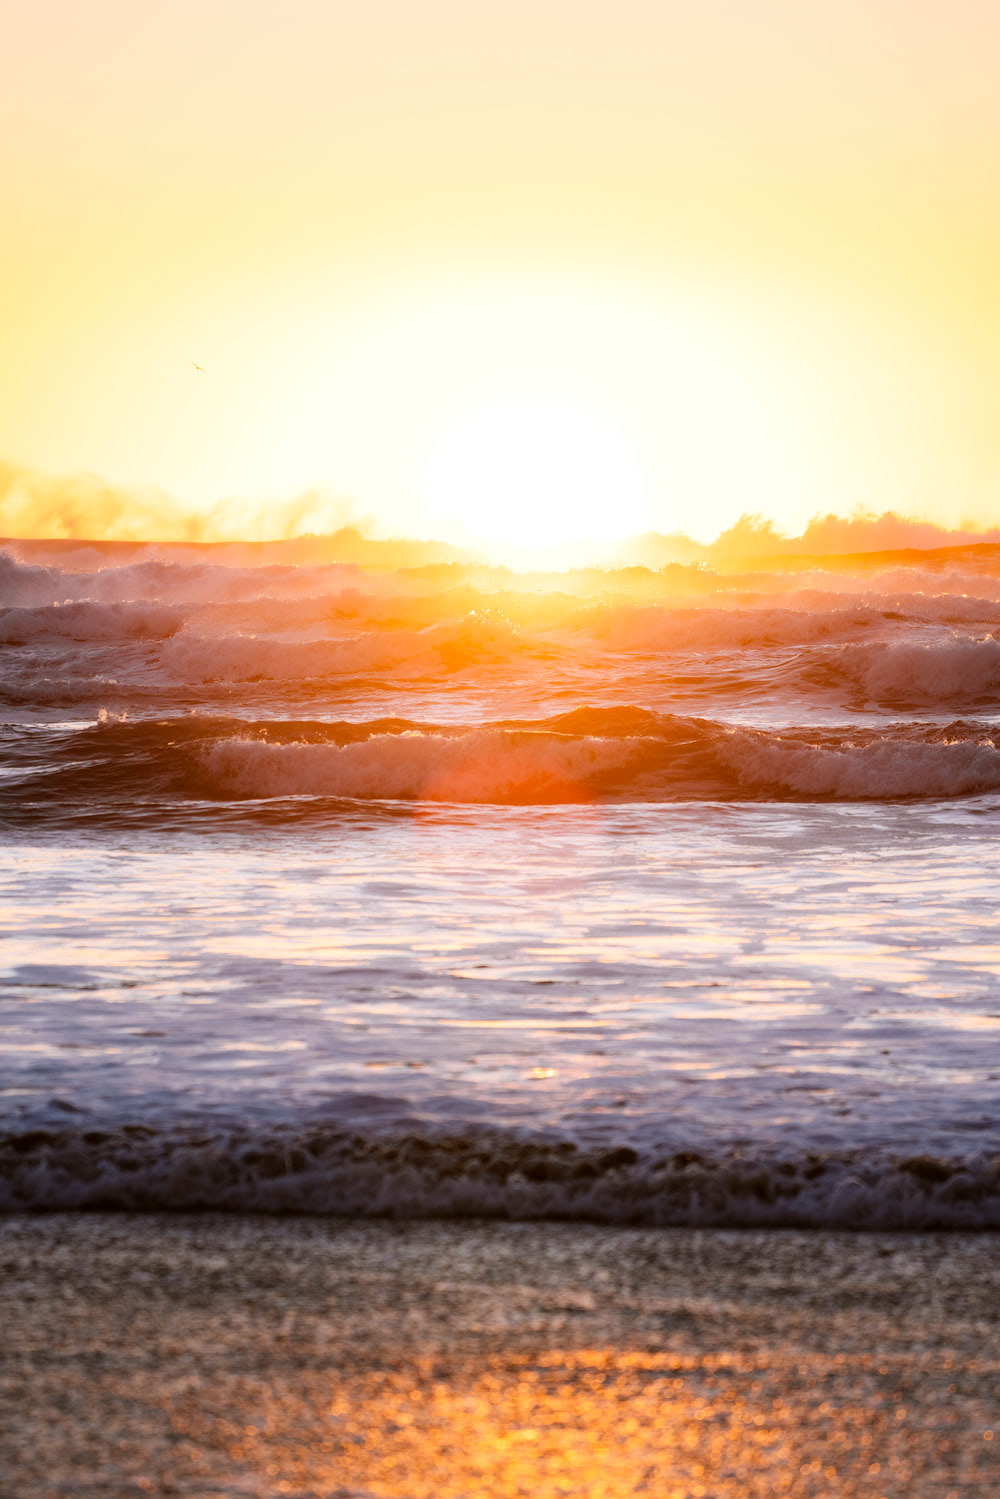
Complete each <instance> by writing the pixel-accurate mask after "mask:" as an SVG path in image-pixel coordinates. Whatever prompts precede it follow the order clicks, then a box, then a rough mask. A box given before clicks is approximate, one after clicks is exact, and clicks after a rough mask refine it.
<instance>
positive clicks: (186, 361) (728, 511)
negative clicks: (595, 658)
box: [0, 0, 1000, 541]
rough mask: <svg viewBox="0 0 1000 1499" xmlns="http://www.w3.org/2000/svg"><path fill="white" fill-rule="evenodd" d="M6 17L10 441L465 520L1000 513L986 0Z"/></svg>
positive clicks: (417, 2)
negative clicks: (866, 510)
mask: <svg viewBox="0 0 1000 1499" xmlns="http://www.w3.org/2000/svg"><path fill="white" fill-rule="evenodd" d="M4 53H5V66H4V74H5V80H4V89H3V96H2V99H0V153H2V159H3V171H2V180H3V182H4V184H5V188H4V203H3V208H4V214H3V219H4V230H3V235H2V239H0V258H2V274H0V306H2V320H3V328H4V337H3V340H2V344H0V458H6V459H8V460H10V461H12V462H15V463H19V464H25V465H29V466H35V467H38V468H40V469H43V470H45V471H48V472H52V473H66V472H73V471H77V470H80V469H89V470H92V471H94V472H96V473H99V474H101V475H102V476H105V477H106V478H108V479H109V480H112V481H115V482H119V483H131V482H135V483H143V484H155V485H159V486H162V487H163V488H165V489H167V490H169V491H170V492H171V493H173V494H175V495H176V496H177V497H178V500H179V501H180V502H182V503H183V504H185V505H187V506H200V507H210V506H212V505H214V504H215V503H217V502H219V501H222V500H229V499H231V497H233V496H243V497H246V499H247V501H248V503H251V502H252V504H253V505H254V506H255V507H257V508H258V509H259V506H260V503H261V502H262V501H268V500H269V499H271V498H274V497H287V496H290V495H292V494H294V493H296V492H298V491H301V490H302V489H305V488H307V487H310V486H313V485H317V484H319V485H321V486H323V487H324V488H325V489H327V490H329V492H330V493H331V495H334V496H342V497H346V498H347V499H348V500H349V501H351V502H352V503H353V505H354V506H355V508H356V511H357V513H358V514H361V515H364V514H374V515H375V516H376V518H377V520H378V522H379V523H380V524H381V525H382V527H383V528H386V529H395V530H400V529H402V530H407V531H411V532H413V531H417V532H419V531H427V530H437V531H438V532H448V533H449V534H452V535H455V536H456V537H458V536H460V535H461V534H462V533H464V534H467V535H471V536H476V535H487V536H489V535H492V534H496V535H497V536H498V537H499V538H501V539H503V538H504V537H508V538H509V537H510V535H511V534H513V533H514V532H518V533H519V532H520V531H522V530H525V529H529V530H530V529H531V527H532V526H534V525H536V524H537V526H538V528H539V535H540V538H541V539H543V540H545V541H550V540H551V538H552V537H553V536H555V535H557V534H559V533H560V532H561V530H565V531H566V532H567V533H568V534H575V535H579V534H583V533H588V532H593V533H594V534H599V533H603V534H611V532H613V531H614V530H615V529H616V528H617V529H619V530H621V529H628V528H634V529H646V528H648V527H655V528H657V529H660V530H672V529H674V528H676V527H681V528H683V529H686V530H689V531H691V532H693V533H695V534H702V535H704V534H706V533H709V532H714V531H716V530H718V529H719V528H720V527H721V526H722V525H725V524H728V523H729V522H731V521H732V520H733V519H735V517H736V516H737V515H738V514H739V513H740V512H741V511H743V510H746V509H752V510H763V511H766V512H768V513H771V514H773V515H774V516H775V517H776V518H777V519H778V520H779V521H780V522H781V523H782V524H783V525H785V526H786V527H790V528H800V527H801V525H802V524H803V523H804V522H805V520H806V519H807V518H808V517H809V515H811V514H812V513H814V512H815V511H817V510H820V509H822V510H826V509H831V508H834V509H838V510H841V511H845V512H846V511H849V510H850V509H851V508H852V507H853V506H855V505H856V504H859V503H860V504H864V505H868V506H870V507H873V508H876V509H879V510H881V509H885V508H888V507H889V506H895V507H896V508H901V509H903V510H906V511H910V512H920V513H925V514H927V515H929V516H931V517H933V518H935V519H938V520H942V521H947V522H957V521H959V520H960V519H963V518H971V519H974V520H978V521H979V522H982V523H986V522H989V521H996V520H997V519H1000V423H998V420H997V417H998V411H997V406H998V398H997V392H998V390H1000V293H998V290H997V285H996V267H997V266H998V265H1000V194H998V191H997V187H998V184H1000V89H998V88H997V86H996V58H997V56H998V55H1000V8H998V7H997V6H996V5H995V4H994V3H992V0H990V3H987V0H954V3H952V4H950V5H949V6H947V7H946V6H944V5H943V4H941V3H933V4H931V3H929V0H909V3H902V0H900V3H896V0H868V3H864V4H863V3H860V0H839V3H837V4H833V3H829V4H827V3H808V0H795V3H793V0H754V3H749V0H746V3H735V0H728V3H723V0H701V3H699V4H698V5H679V4H670V3H666V0H659V3H656V4H654V3H652V0H643V3H640V0H617V3H615V4H614V5H612V4H610V3H603V4H594V3H589V4H588V3H585V0H575V3H573V4H570V3H568V0H565V3H564V0H532V3H530V4H528V3H525V0H506V3H504V4H502V5H500V4H497V5H493V4H487V3H481V4H480V3H477V4H470V3H468V0H465V3H463V4H459V3H457V0H406V3H403V0H365V3H360V0H352V3H344V0H283V3H280V4H279V3H277V0H273V3H272V0H268V3H263V0H240V3H235V0H233V3H230V0H198V3H194V0H172V3H171V4H170V5H169V6H157V7H154V6H147V5H137V4H135V3H125V0H88V3H87V4H85V5H81V4H80V3H79V0H31V3H30V4H29V3H25V0H13V3H9V5H8V9H7V13H6V21H5V42H4ZM196 363H197V364H199V365H202V366H203V367H204V373H202V372H201V371H199V370H196V369H195V368H194V364H196ZM571 449H572V450H575V452H576V458H575V459H574V458H573V456H572V453H571ZM533 486H534V487H533ZM512 491H516V492H517V494H518V495H520V496H521V498H520V499H518V498H511V499H510V501H509V503H508V502H507V500H506V496H508V495H509V494H511V492H512ZM237 513H238V507H237ZM505 528H506V529H505ZM2 529H3V527H2V524H0V530H2Z"/></svg>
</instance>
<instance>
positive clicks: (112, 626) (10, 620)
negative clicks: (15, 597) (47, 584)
mask: <svg viewBox="0 0 1000 1499" xmlns="http://www.w3.org/2000/svg"><path fill="white" fill-rule="evenodd" d="M185 616H186V610H185V609H184V608H183V606H180V605H176V604H121V603H117V604H104V603H94V602H92V601H90V600H86V601H81V602H78V603H65V604H38V605H33V606H32V605H28V606H24V605H22V606H15V607H13V608H10V609H6V610H4V611H3V612H0V644H2V645H23V644H27V643H28V642H30V641H33V640H58V639H63V640H79V641H94V642H97V641H100V642H109V643H114V642H117V641H127V640H157V639H161V640H162V639H165V638H166V637H167V636H169V635H173V634H175V633H176V631H177V630H179V629H180V627H181V625H182V624H183V623H184V619H185Z"/></svg>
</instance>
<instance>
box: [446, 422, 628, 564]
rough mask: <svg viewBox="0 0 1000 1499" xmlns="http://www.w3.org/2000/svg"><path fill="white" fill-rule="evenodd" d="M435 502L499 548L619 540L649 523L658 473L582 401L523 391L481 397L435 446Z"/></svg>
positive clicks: (454, 521) (453, 522)
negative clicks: (651, 473) (652, 476)
mask: <svg viewBox="0 0 1000 1499" xmlns="http://www.w3.org/2000/svg"><path fill="white" fill-rule="evenodd" d="M426 494H427V503H428V510H429V512H430V514H431V517H432V520H438V519H440V520H441V521H442V522H443V523H444V525H445V526H446V528H447V529H449V530H453V529H454V528H455V527H456V526H458V527H460V528H461V529H462V530H463V531H465V532H466V533H467V534H468V535H469V536H470V538H472V539H474V540H478V541H483V542H487V543H491V544H493V545H494V546H496V545H497V544H499V545H500V547H508V548H509V547H518V548H520V547H527V548H531V547H540V548H551V547H555V546H558V545H559V544H560V543H564V542H566V541H567V540H568V539H569V540H583V541H611V540H615V539H617V538H619V537H621V536H622V535H623V534H627V533H629V532H636V531H639V530H642V529H643V527H644V525H645V524H646V521H647V516H648V505H649V481H648V478H647V476H646V475H645V474H644V472H643V467H642V462H641V458H640V455H639V454H638V452H637V451H636V449H635V447H634V445H632V444H630V442H629V440H628V437H627V435H626V434H625V433H624V432H622V431H621V430H620V429H619V428H617V427H616V425H615V423H614V422H613V421H612V420H611V419H610V418H609V417H607V416H606V415H605V414H604V413H603V412H602V411H600V410H599V409H597V408H594V407H588V406H585V405H584V404H583V403H581V402H576V401H573V400H569V399H567V398H565V397H562V398H560V397H558V396H554V395H548V394H544V393H536V392H524V393H519V394H512V395H510V396H506V397H501V398H498V399H496V400H493V401H488V402H485V403H482V404H480V405H477V406H474V407H473V408H472V409H471V410H469V411H467V412H466V413H464V414H463V415H462V416H461V417H460V418H459V419H458V420H457V421H456V422H455V424H454V425H453V426H452V427H451V428H449V429H448V430H446V432H445V433H444V435H443V436H442V438H441V440H440V442H439V443H438V445H437V447H436V449H435V450H434V451H433V452H432V454H431V459H430V462H429V464H428V472H427V477H426Z"/></svg>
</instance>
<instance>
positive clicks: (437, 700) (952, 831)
mask: <svg viewBox="0 0 1000 1499" xmlns="http://www.w3.org/2000/svg"><path fill="white" fill-rule="evenodd" d="M325 571H326V573H327V574H333V573H334V572H338V575H339V574H342V573H344V572H348V571H351V570H347V569H339V570H335V569H327V570H325ZM315 572H316V570H315V569H306V570H303V569H300V570H296V569H293V568H285V569H282V570H280V577H277V578H276V577H275V575H274V574H275V570H274V569H273V568H268V569H261V568H258V569H256V570H254V569H244V570H243V572H242V573H240V574H239V575H238V576H236V577H234V576H233V574H234V570H233V569H226V568H223V567H219V566H214V567H213V566H209V565H197V566H196V565H194V564H193V563H190V562H188V563H181V562H177V561H174V562H169V563H167V562H155V561H154V562H150V563H148V564H144V565H143V567H140V568H139V569H138V571H137V568H136V566H135V565H132V566H131V567H128V568H123V567H120V566H118V567H116V566H114V565H113V564H112V562H110V561H109V563H108V565H107V566H105V567H104V568H98V569H96V570H95V569H93V568H91V570H90V571H75V570H73V569H72V568H69V567H63V568H59V567H56V566H54V565H52V564H49V565H47V566H40V565H39V564H37V563H31V562H20V563H19V562H18V561H16V560H15V559H8V560H7V561H6V563H5V564H4V566H3V567H2V568H0V581H3V582H4V586H5V588H6V590H7V591H6V593H5V594H3V598H4V599H6V600H7V601H9V607H8V608H7V611H6V613H4V612H0V639H2V640H4V641H6V642H7V643H6V644H4V645H2V646H0V658H2V665H3V678H2V684H0V700H3V701H5V702H6V707H4V708H3V709H2V713H3V717H4V718H5V720H6V722H5V724H4V726H3V730H2V733H3V750H4V758H3V765H2V767H0V768H2V771H3V775H2V777H0V817H2V819H3V827H4V830H5V831H4V841H5V851H6V857H5V859H4V864H3V870H2V874H0V891H2V896H0V902H2V903H0V922H2V933H3V947H2V949H0V957H2V973H3V995H4V1006H3V1029H2V1031H0V1056H2V1059H3V1061H2V1079H3V1088H2V1092H0V1107H2V1109H3V1114H4V1121H5V1122H4V1129H5V1132H6V1133H5V1136H4V1140H3V1146H2V1149H0V1202H5V1203H6V1204H7V1205H9V1206H17V1205H47V1206H55V1205H71V1206H72V1205H86V1204H88V1203H90V1204H93V1203H120V1204H123V1205H128V1204H138V1205H145V1206H149V1205H152V1206H159V1205H179V1206H191V1205H199V1204H205V1205H220V1206H230V1207H267V1208H274V1209H295V1208H304V1209H309V1210H318V1211H334V1212H347V1213H368V1212H385V1211H388V1212H407V1213H425V1212H439V1211H462V1212H498V1213H502V1214H513V1215H521V1216H523V1215H534V1216H546V1215H552V1214H555V1215H559V1216H565V1215H569V1216H586V1217H596V1218H608V1219H618V1220H621V1219H626V1220H628V1219H631V1220H636V1221H667V1222H757V1221H775V1222H800V1223H813V1222H823V1223H833V1224H845V1225H858V1224H884V1225H888V1226H893V1225H901V1224H910V1225H913V1226H920V1225H923V1224H941V1225H948V1224H956V1225H958V1224H967V1225H972V1226H974V1225H985V1224H996V1223H1000V1177H998V1167H997V1159H998V1152H1000V999H998V996H1000V940H998V939H997V937H996V932H995V915H994V908H995V891H996V889H997V883H998V877H1000V847H998V842H997V838H996V819H997V817H998V816H1000V749H998V748H997V746H996V745H995V744H994V740H993V728H992V723H991V720H990V712H991V707H992V704H993V703H994V702H995V701H996V700H997V697H998V694H1000V644H998V643H997V641H996V640H995V639H994V637H993V636H992V634H991V633H989V629H988V627H990V626H994V625H996V624H1000V604H996V603H992V602H990V599H989V597H988V596H987V595H988V594H989V592H990V589H995V588H996V587H997V585H996V583H995V581H993V580H990V579H988V578H978V579H977V580H976V582H977V587H978V589H979V595H978V596H976V597H974V598H971V599H970V597H969V596H967V595H959V594H957V593H956V594H948V593H940V592H935V591H934V590H935V589H936V588H937V587H938V586H939V585H938V583H937V582H936V581H935V580H934V579H932V578H928V577H924V576H922V575H921V574H919V573H917V572H916V571H914V575H913V576H912V577H910V578H909V579H908V580H907V581H908V584H909V587H908V591H907V592H906V593H905V595H904V594H903V593H902V591H901V590H900V589H899V587H898V583H897V586H896V588H895V591H894V593H893V594H892V598H891V599H890V597H889V594H888V593H885V594H884V595H879V594H878V592H877V588H876V586H875V585H874V584H873V582H872V579H871V578H870V577H866V579H865V580H864V587H865V590H866V592H865V594H864V600H865V601H864V602H863V603H860V604H859V603H857V602H851V600H850V598H848V597H847V594H846V592H845V590H846V588H847V584H845V580H844V578H843V577H838V578H837V579H835V580H832V581H831V582H830V586H829V587H828V588H827V589H825V590H822V589H821V590H815V589H814V590H813V591H812V592H811V593H807V592H806V591H804V590H803V589H802V588H801V587H800V586H798V580H795V579H790V580H786V585H787V586H786V592H785V595H782V596H781V600H780V601H779V602H780V607H779V605H777V604H775V601H774V600H773V599H772V600H771V601H770V603H769V604H768V608H767V610H766V611H762V609H761V607H760V602H759V599H757V598H756V596H754V597H751V598H750V601H749V602H747V600H746V599H734V598H732V597H730V596H729V594H728V593H726V592H725V591H724V590H722V588H721V585H720V596H719V598H717V599H715V600H714V602H713V601H711V600H709V601H706V599H705V598H704V597H701V598H699V600H698V609H697V610H696V611H694V610H691V609H689V608H681V607H680V605H679V604H678V601H677V600H676V599H675V598H674V597H673V596H672V595H671V596H669V597H663V598H659V599H658V601H654V602H649V600H646V601H645V602H642V603H639V604H637V603H636V602H635V601H634V600H632V599H629V598H620V599H619V600H618V601H617V602H615V601H614V600H612V601H611V602H608V600H607V598H603V599H601V600H597V601H595V600H593V599H583V600H581V599H580V598H575V597H574V598H570V599H569V602H568V603H565V602H564V603H558V606H557V603H554V602H553V601H552V597H551V596H548V595H547V596H540V597H541V601H539V599H538V598H534V597H533V598H531V599H528V600H524V599H522V600H521V601H520V602H518V601H517V599H516V598H514V599H513V600H510V599H508V600H507V603H508V605H509V613H508V615H507V616H506V617H505V618H500V617H499V611H498V610H497V607H496V605H495V604H488V606H487V603H484V602H483V600H484V599H485V600H487V601H488V598H489V596H488V595H486V594H483V593H482V591H480V595H477V597H478V598H479V605H478V609H477V611H476V612H473V613H470V612H469V611H468V609H467V608H466V606H467V604H468V603H469V600H468V598H466V597H465V596H464V595H463V596H462V597H461V599H459V600H458V601H456V600H453V599H452V600H449V596H448V594H447V593H446V592H444V593H442V592H441V591H440V590H438V591H437V592H435V591H434V590H432V589H431V590H425V591H424V592H423V593H422V594H420V595H419V596H417V595H415V594H414V593H413V591H412V589H413V583H412V580H411V579H407V580H402V579H400V578H398V577H393V576H392V575H390V576H388V577H386V576H382V577H379V578H373V579H367V580H366V579H365V577H364V575H359V576H355V575H354V572H351V577H350V584H351V589H352V592H351V595H350V599H349V600H348V599H345V598H344V597H343V596H342V594H331V593H330V591H329V588H330V585H331V583H332V582H334V581H336V579H335V578H333V577H331V576H324V577H322V578H320V579H317V578H316V577H315V576H314V574H315ZM126 574H128V576H125V575H126ZM137 577H138V582H136V578H137ZM649 578H650V580H651V581H650V582H649V583H648V584H647V585H646V586H647V588H648V589H649V590H651V591H652V593H653V594H654V595H655V591H656V588H657V586H658V584H657V578H656V575H652V574H651V575H649ZM778 581H780V580H778ZM849 582H850V580H848V583H849ZM613 583H614V579H613V578H612V579H611V580H610V582H609V583H608V585H607V587H608V589H611V588H612V587H613ZM700 586H701V585H700ZM770 586H771V587H772V588H776V587H777V586H778V582H777V581H775V580H774V579H771V580H770ZM365 587H367V588H368V589H369V592H368V593H364V592H362V593H361V594H360V595H359V593H358V590H359V589H361V590H363V589H364V588H365ZM858 587H859V588H860V584H858ZM136 588H139V589H140V590H141V591H140V592H139V593H138V594H136V595H135V596H134V597H133V594H132V590H134V589H136ZM255 588H256V589H257V593H258V596H255V595H254V589H255ZM407 588H408V589H410V592H406V591H405V589H407ZM834 588H836V589H837V590H839V592H838V593H837V594H836V604H835V606H831V604H830V596H831V593H832V592H833V589H834ZM311 590H314V591H311ZM315 590H318V591H315ZM234 594H236V595H239V599H240V601H239V603H238V611H239V612H238V614H234V613H233V609H234V608H235V607H236V606H234V605H233V604H232V603H229V602H226V603H220V602H219V600H220V599H231V598H232V596H233V595H234ZM786 595H787V596H786ZM560 597H562V596H561V595H560ZM59 598H62V599H70V600H76V602H71V603H69V604H66V603H57V602H56V600H57V599H59ZM845 598H846V599H847V602H845ZM873 598H874V599H875V600H876V602H877V604H878V607H876V603H873V602H872V600H873ZM331 600H333V602H331ZM890 602H892V603H895V604H896V605H897V606H899V605H901V604H903V603H905V604H906V609H905V610H902V611H901V608H899V607H897V608H895V609H890V608H889V607H888V605H889V603H890ZM518 609H520V611H521V616H522V617H521V618H520V620H518V619H516V618H515V619H512V617H511V616H512V615H514V616H516V615H517V612H518ZM338 610H339V611H340V613H338V612H337V611H338ZM348 610H353V611H354V613H353V614H346V613H345V612H344V611H348ZM463 610H464V611H465V612H463ZM490 610H492V613H490ZM359 615H360V616H362V617H361V618H360V619H359V617H358V616H359ZM375 615H378V616H379V617H378V618H374V617H373V616H375ZM428 616H430V619H429V622H428ZM956 619H961V620H963V621H964V623H963V624H962V625H961V626H960V627H959V626H957V625H956V624H955V620H956ZM345 620H346V623H345ZM970 621H974V623H970ZM254 625H256V627H257V628H256V630H254V629H252V627H253V626H254ZM60 632H62V633H60ZM692 641H697V642H699V644H698V649H697V650H694V649H693V647H692ZM741 642H742V643H741ZM359 674H360V675H359Z"/></svg>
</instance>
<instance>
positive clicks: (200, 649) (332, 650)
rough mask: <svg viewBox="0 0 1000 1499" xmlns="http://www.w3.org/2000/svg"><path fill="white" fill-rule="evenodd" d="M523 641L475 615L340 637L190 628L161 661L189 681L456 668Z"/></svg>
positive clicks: (504, 651) (301, 678)
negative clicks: (212, 633)
mask: <svg viewBox="0 0 1000 1499" xmlns="http://www.w3.org/2000/svg"><path fill="white" fill-rule="evenodd" d="M516 646H517V639H516V635H515V633H514V632H513V631H512V630H511V629H510V627H509V626H504V625H502V624H498V623H495V622H491V621H480V620H478V619H475V618H473V619H469V620H463V621H462V622H461V623H459V624H455V625H432V626H430V627H428V628H427V629H425V630H381V631H374V630H372V631H366V632H365V633H363V634H360V635H354V636H346V637H342V638H340V639H333V640H281V639H278V640H275V639H270V638H268V637H262V636H255V635H223V636H220V637H218V638H215V639H211V638H203V637H200V636H197V635H183V636H178V637H176V638H175V639H173V640H171V641H170V642H169V644H168V645H167V646H165V647H164V650H163V654H162V657H161V660H162V663H163V665H164V666H165V667H166V668H167V669H168V670H169V671H170V672H171V673H172V675H173V676H174V677H175V678H176V679H177V680H179V681H181V682H213V681H228V682H241V681H260V680H262V679H265V678H267V679H270V680H280V681H294V682H300V681H308V680H310V679H316V678H321V677H328V676H333V675H344V674H347V675H351V676H356V675H358V674H360V673H364V672H370V671H382V670H385V669H393V668H400V667H402V668H405V669H410V670H418V671H423V672H430V671H437V672H440V671H455V670H458V669H461V668H462V667H467V666H470V665H472V664H474V663H477V662H479V661H482V660H483V659H484V658H486V657H489V656H490V655H494V656H495V655H498V654H503V655H509V654H510V653H511V652H512V651H513V650H514V649H515V648H516Z"/></svg>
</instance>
